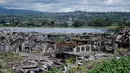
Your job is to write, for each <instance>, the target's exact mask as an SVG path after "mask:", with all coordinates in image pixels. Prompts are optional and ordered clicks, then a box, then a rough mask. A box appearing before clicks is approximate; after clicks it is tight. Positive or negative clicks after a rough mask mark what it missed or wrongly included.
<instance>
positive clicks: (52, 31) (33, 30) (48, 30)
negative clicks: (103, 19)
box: [0, 27, 106, 33]
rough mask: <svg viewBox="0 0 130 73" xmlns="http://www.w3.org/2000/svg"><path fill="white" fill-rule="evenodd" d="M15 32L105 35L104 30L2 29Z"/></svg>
mask: <svg viewBox="0 0 130 73" xmlns="http://www.w3.org/2000/svg"><path fill="white" fill-rule="evenodd" d="M0 30H11V31H15V32H42V33H84V32H86V33H103V32H105V30H106V29H104V28H17V27H15V28H0Z"/></svg>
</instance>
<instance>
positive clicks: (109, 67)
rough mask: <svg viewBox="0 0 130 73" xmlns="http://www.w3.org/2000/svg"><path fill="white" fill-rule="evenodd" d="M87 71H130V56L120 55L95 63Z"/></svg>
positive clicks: (94, 72) (119, 72) (97, 72)
mask: <svg viewBox="0 0 130 73" xmlns="http://www.w3.org/2000/svg"><path fill="white" fill-rule="evenodd" d="M87 73H130V58H129V57H121V58H120V59H116V58H114V59H112V60H109V61H106V62H103V63H101V64H99V65H96V66H95V67H94V68H93V69H91V70H90V71H89V72H87Z"/></svg>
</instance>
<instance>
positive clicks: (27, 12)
mask: <svg viewBox="0 0 130 73" xmlns="http://www.w3.org/2000/svg"><path fill="white" fill-rule="evenodd" d="M40 13H42V12H38V11H30V10H18V9H6V8H4V7H1V6H0V14H7V15H17V14H18V15H34V14H40Z"/></svg>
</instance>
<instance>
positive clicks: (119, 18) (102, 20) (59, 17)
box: [0, 11, 130, 27]
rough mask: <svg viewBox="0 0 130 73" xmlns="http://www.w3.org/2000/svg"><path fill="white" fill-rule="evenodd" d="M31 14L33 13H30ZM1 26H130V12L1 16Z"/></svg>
mask: <svg viewBox="0 0 130 73" xmlns="http://www.w3.org/2000/svg"><path fill="white" fill-rule="evenodd" d="M30 14H31V12H30ZM0 25H1V26H19V27H27V26H40V27H41V26H51V27H54V26H55V27H56V26H57V27H84V26H94V27H95V26H97V27H99V26H100V27H101V26H103V27H105V26H121V27H124V26H130V13H129V12H107V13H104V12H82V11H76V12H68V13H46V12H43V13H39V14H37V15H35V14H32V15H17V14H12V15H10V14H4V15H3V14H0Z"/></svg>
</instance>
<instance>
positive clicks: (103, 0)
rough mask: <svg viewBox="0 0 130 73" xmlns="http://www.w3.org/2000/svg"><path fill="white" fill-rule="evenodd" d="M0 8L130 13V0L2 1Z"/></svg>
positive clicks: (0, 1)
mask: <svg viewBox="0 0 130 73" xmlns="http://www.w3.org/2000/svg"><path fill="white" fill-rule="evenodd" d="M0 6H3V7H5V8H9V9H24V10H34V11H43V12H71V11H79V10H80V11H88V12H93V11H94V12H111V11H121V12H129V11H130V0H0Z"/></svg>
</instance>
